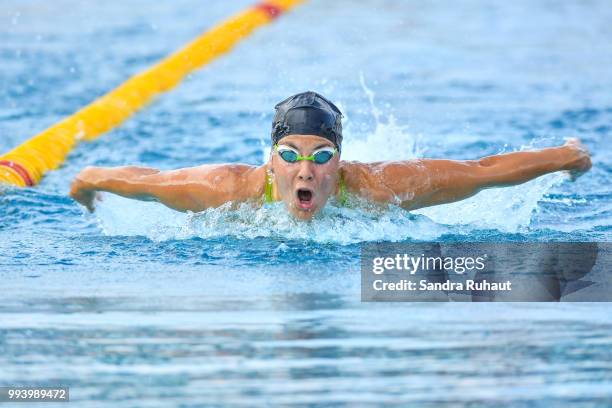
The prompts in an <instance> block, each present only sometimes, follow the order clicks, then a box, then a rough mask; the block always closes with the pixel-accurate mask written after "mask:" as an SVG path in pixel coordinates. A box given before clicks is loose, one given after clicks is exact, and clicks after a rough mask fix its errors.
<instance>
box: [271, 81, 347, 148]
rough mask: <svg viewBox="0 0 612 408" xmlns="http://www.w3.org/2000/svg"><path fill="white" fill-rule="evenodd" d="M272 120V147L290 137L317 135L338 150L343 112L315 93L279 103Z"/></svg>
mask: <svg viewBox="0 0 612 408" xmlns="http://www.w3.org/2000/svg"><path fill="white" fill-rule="evenodd" d="M274 109H276V113H275V114H274V120H273V121H272V144H276V143H278V141H279V140H280V139H282V138H283V137H285V136H289V135H317V136H321V137H324V138H325V139H327V140H329V141H330V142H332V143H333V144H334V145H336V148H338V151H340V145H341V144H342V113H341V112H340V109H338V108H337V107H336V105H334V104H333V103H331V102H330V101H328V100H327V99H325V98H324V97H323V96H321V95H319V94H318V93H316V92H312V91H309V92H302V93H299V94H296V95H293V96H290V97H289V98H287V99H285V100H284V101H282V102H280V103H278V104H277V105H276V106H275V107H274Z"/></svg>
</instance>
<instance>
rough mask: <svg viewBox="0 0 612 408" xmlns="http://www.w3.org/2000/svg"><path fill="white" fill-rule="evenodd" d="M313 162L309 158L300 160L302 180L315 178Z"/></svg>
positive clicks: (299, 173) (299, 176) (299, 175)
mask: <svg viewBox="0 0 612 408" xmlns="http://www.w3.org/2000/svg"><path fill="white" fill-rule="evenodd" d="M312 166H313V164H312V162H310V161H309V160H302V161H301V162H300V171H299V172H298V179H300V180H302V181H311V180H313V179H314V173H313V171H312Z"/></svg>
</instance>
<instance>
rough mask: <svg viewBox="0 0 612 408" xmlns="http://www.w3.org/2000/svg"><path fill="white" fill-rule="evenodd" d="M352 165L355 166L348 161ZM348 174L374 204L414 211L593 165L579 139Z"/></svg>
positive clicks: (376, 166) (355, 188) (576, 173)
mask: <svg viewBox="0 0 612 408" xmlns="http://www.w3.org/2000/svg"><path fill="white" fill-rule="evenodd" d="M351 166H356V165H351ZM361 166H366V167H361V168H357V169H354V170H357V171H352V172H351V171H349V172H346V174H347V176H346V181H347V187H348V188H349V191H350V190H353V192H356V193H358V194H360V195H364V196H366V197H367V198H369V199H372V200H374V201H378V202H389V203H394V204H397V205H400V206H401V207H403V208H405V209H409V210H412V209H417V208H421V207H428V206H432V205H436V204H444V203H450V202H453V201H458V200H462V199H464V198H468V197H470V196H473V195H474V194H476V193H478V192H479V191H480V190H483V189H485V188H491V187H502V186H513V185H516V184H521V183H524V182H526V181H529V180H531V179H534V178H536V177H539V176H541V175H544V174H547V173H552V172H555V171H561V170H566V171H568V172H569V173H570V175H571V177H572V179H575V178H576V177H578V176H579V175H581V174H582V173H584V172H586V171H587V170H589V168H590V167H591V159H590V155H589V152H588V151H587V150H586V148H585V147H584V146H583V145H582V144H581V143H580V141H579V140H578V139H571V140H569V141H568V142H567V143H566V144H565V145H563V146H559V147H552V148H547V149H541V150H535V151H525V152H514V153H506V154H500V155H496V156H489V157H484V158H482V159H479V160H466V161H456V160H433V159H422V160H410V161H401V162H381V163H373V164H369V165H367V164H365V165H361Z"/></svg>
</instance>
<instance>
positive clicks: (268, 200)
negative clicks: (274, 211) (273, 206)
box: [264, 173, 348, 206]
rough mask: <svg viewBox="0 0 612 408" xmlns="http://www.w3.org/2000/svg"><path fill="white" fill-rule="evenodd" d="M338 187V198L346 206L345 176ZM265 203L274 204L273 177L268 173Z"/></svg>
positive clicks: (341, 178) (341, 176) (341, 177)
mask: <svg viewBox="0 0 612 408" xmlns="http://www.w3.org/2000/svg"><path fill="white" fill-rule="evenodd" d="M338 187H339V188H340V197H339V198H338V202H339V203H340V205H343V206H344V205H346V204H347V203H348V192H347V191H346V184H345V183H344V176H343V175H342V173H340V180H338ZM264 201H265V202H266V203H272V202H274V199H273V198H272V175H271V174H270V173H266V189H265V197H264Z"/></svg>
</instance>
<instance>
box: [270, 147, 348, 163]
mask: <svg viewBox="0 0 612 408" xmlns="http://www.w3.org/2000/svg"><path fill="white" fill-rule="evenodd" d="M274 150H275V151H276V152H277V153H278V155H279V156H280V157H281V158H282V159H283V160H284V161H286V162H287V163H297V162H299V161H301V160H309V161H312V162H315V163H317V164H325V163H327V162H328V161H330V160H331V159H332V157H334V156H335V155H336V153H338V149H336V148H335V147H323V148H321V149H318V150H317V151H315V152H314V153H313V154H311V155H310V156H302V155H300V153H298V152H297V151H296V150H295V149H292V148H291V147H289V146H285V145H280V146H279V145H277V144H275V145H274Z"/></svg>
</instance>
